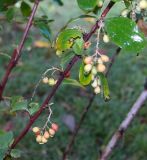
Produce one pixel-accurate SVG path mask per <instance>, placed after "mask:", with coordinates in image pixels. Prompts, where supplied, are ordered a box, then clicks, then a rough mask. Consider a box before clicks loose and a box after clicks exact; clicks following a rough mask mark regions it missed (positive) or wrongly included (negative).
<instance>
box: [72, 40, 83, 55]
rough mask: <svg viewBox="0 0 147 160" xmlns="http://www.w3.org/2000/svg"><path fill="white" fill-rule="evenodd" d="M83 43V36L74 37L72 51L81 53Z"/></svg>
mask: <svg viewBox="0 0 147 160" xmlns="http://www.w3.org/2000/svg"><path fill="white" fill-rule="evenodd" d="M83 45H84V41H83V38H78V39H76V40H75V42H74V45H73V51H74V52H75V53H76V54H77V55H82V53H83Z"/></svg>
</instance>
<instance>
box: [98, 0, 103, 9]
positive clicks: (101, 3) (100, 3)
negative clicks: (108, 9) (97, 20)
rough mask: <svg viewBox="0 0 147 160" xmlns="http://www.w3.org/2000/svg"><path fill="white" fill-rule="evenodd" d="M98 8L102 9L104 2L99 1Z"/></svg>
mask: <svg viewBox="0 0 147 160" xmlns="http://www.w3.org/2000/svg"><path fill="white" fill-rule="evenodd" d="M97 6H98V7H100V8H101V7H102V6H103V1H102V0H98V3H97Z"/></svg>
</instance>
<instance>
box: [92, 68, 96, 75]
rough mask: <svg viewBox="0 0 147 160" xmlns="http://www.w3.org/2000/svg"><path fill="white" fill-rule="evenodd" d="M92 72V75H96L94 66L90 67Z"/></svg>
mask: <svg viewBox="0 0 147 160" xmlns="http://www.w3.org/2000/svg"><path fill="white" fill-rule="evenodd" d="M91 72H92V74H93V75H96V74H97V70H96V67H92V70H91Z"/></svg>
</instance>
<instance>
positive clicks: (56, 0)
mask: <svg viewBox="0 0 147 160" xmlns="http://www.w3.org/2000/svg"><path fill="white" fill-rule="evenodd" d="M54 1H55V2H57V3H58V4H59V5H60V6H63V2H62V1H61V0H54Z"/></svg>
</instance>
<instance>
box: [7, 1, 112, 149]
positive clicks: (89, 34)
mask: <svg viewBox="0 0 147 160" xmlns="http://www.w3.org/2000/svg"><path fill="white" fill-rule="evenodd" d="M113 5H114V2H110V3H109V4H108V6H107V7H106V9H105V10H104V12H103V13H102V16H101V18H100V19H99V20H98V21H96V24H95V25H94V26H93V27H92V29H91V31H90V32H89V33H88V34H86V35H84V37H83V38H84V41H85V42H87V41H88V40H89V39H90V38H91V36H92V35H93V34H94V33H95V31H96V30H97V29H98V28H99V22H100V21H102V19H103V18H104V17H105V16H106V15H107V13H108V12H109V10H110V8H111V7H112V6H113ZM80 58H81V57H80V56H77V55H75V56H74V57H73V58H72V60H71V61H70V62H69V64H68V65H67V67H66V69H65V71H64V72H63V74H61V75H60V76H59V78H58V81H57V83H56V84H55V86H54V87H53V89H52V91H51V92H50V94H48V96H47V98H46V99H45V101H44V102H43V104H42V105H41V107H40V109H39V110H38V111H37V112H36V114H35V115H34V116H32V117H31V119H30V121H29V123H28V124H27V125H26V127H25V128H24V130H23V131H22V132H21V133H20V134H19V135H18V137H16V139H15V140H14V142H13V144H12V145H11V147H10V148H11V149H13V148H15V146H16V145H17V144H18V143H19V142H20V141H21V139H22V138H23V137H24V136H25V135H26V134H27V132H28V131H29V129H30V128H31V126H32V124H33V123H34V122H35V121H36V120H37V118H38V117H39V116H40V114H41V113H42V112H43V110H44V109H45V108H46V107H47V104H48V103H49V102H50V100H51V99H52V97H53V96H54V95H55V93H56V91H57V89H58V87H59V86H60V84H61V83H62V81H63V79H64V78H65V77H66V75H67V73H68V72H69V71H70V70H71V68H72V67H73V65H74V64H75V63H76V62H77V61H78V60H79V59H80Z"/></svg>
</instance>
